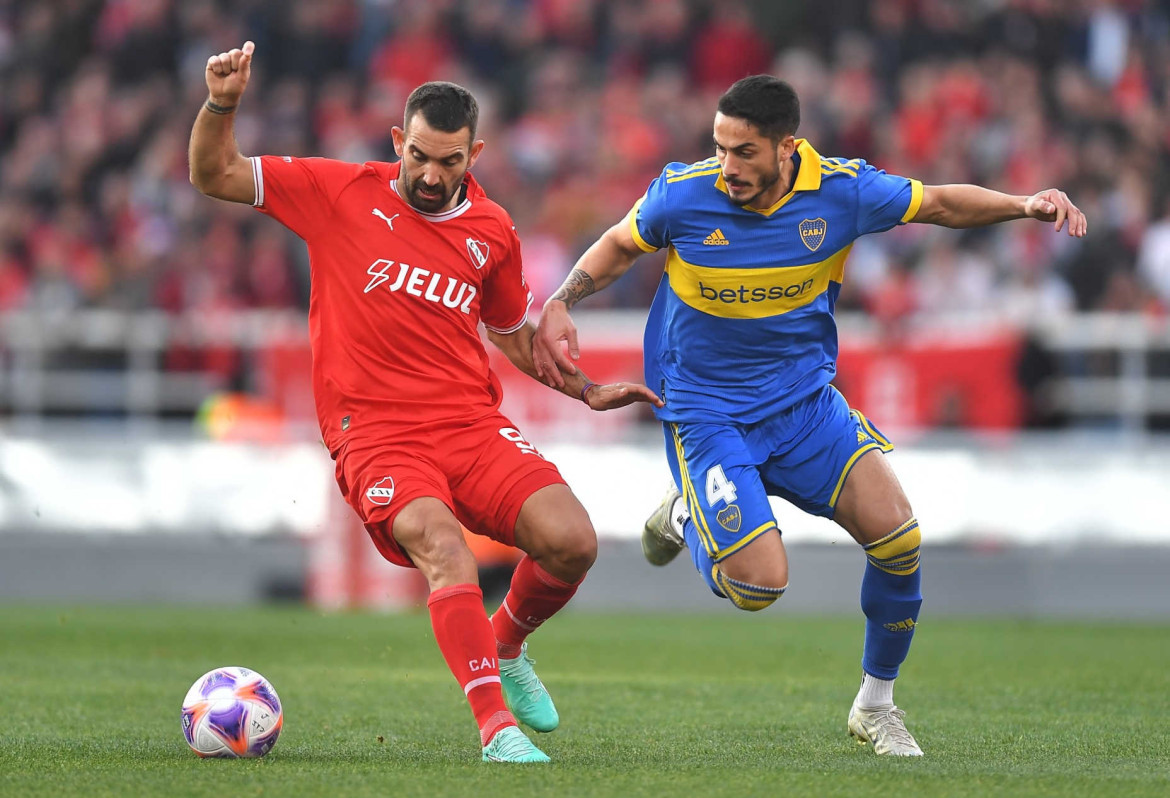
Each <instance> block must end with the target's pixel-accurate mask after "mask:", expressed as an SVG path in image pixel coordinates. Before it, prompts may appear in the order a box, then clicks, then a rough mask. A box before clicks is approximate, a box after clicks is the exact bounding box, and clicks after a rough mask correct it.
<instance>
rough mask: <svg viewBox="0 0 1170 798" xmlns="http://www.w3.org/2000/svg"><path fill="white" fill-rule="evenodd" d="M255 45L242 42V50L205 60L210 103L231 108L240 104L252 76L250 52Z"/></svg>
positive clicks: (231, 51)
mask: <svg viewBox="0 0 1170 798" xmlns="http://www.w3.org/2000/svg"><path fill="white" fill-rule="evenodd" d="M255 49H256V45H255V44H254V43H252V42H250V41H248V42H244V46H243V48H242V49H236V50H230V51H228V52H226V53H220V54H219V55H213V56H211V58H208V59H207V70H206V72H205V73H204V74H205V77H206V78H207V91H208V94H210V99H211V102H212V103H215V104H216V105H217V106H221V107H223V108H233V107H235V106H236V105H237V104H238V103H239V102H240V97H242V96H243V95H244V89H246V88H247V87H248V77H249V76H250V75H251V74H252V51H253V50H255Z"/></svg>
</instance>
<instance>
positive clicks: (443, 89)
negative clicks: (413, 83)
mask: <svg viewBox="0 0 1170 798" xmlns="http://www.w3.org/2000/svg"><path fill="white" fill-rule="evenodd" d="M416 111H421V112H422V115H423V119H425V120H427V124H428V125H430V126H431V127H433V128H434V129H435V130H441V131H443V132H444V133H457V132H459V131H460V130H462V129H463V128H468V129H469V130H470V131H471V138H472V140H473V141H474V140H475V128H476V126H477V125H478V124H479V103H477V102H476V101H475V97H473V96H472V95H471V92H469V91H468V90H467V89H465V88H463V87H462V86H460V85H458V84H455V83H448V82H447V81H445V80H432V81H431V82H430V83H424V84H422V85H421V86H419V87H418V88H417V89H415V90H414V91H412V92H411V93H410V96H409V97H407V98H406V117H405V119H404V120H403V126H404V127H409V126H410V119H411V117H413V116H414V114H415V112H416Z"/></svg>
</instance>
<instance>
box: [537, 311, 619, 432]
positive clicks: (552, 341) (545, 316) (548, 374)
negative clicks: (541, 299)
mask: <svg viewBox="0 0 1170 798" xmlns="http://www.w3.org/2000/svg"><path fill="white" fill-rule="evenodd" d="M562 341H566V342H568V345H569V353H568V354H567V355H566V354H565V349H564V346H562V344H561V342H562ZM570 356H571V359H570ZM579 357H581V350H580V349H579V348H578V347H577V326H576V325H575V324H573V319H572V318H571V317H570V316H569V309H568V308H567V307H565V303H564V302H559V301H557V302H554V301H552V300H549V301H548V302H546V303H545V305H544V311H543V312H542V313H541V314H540V323H539V324H538V325H537V327H536V334H535V335H533V336H532V363H533V365H535V366H536V375H537V376H538V377H540V379H541V380H543V381H544V383H545V384H546V385H549V386H551V387H553V388H561V387H563V386H564V384H565V378H564V377H563V376H561V371H562V370H563V371H564V372H565V373H566V374H576V373H577V367H576V366H575V365H574V364H573V361H574V360H576V359H577V358H579ZM620 406H621V405H616V407H620ZM594 409H599V410H604V409H606V408H594Z"/></svg>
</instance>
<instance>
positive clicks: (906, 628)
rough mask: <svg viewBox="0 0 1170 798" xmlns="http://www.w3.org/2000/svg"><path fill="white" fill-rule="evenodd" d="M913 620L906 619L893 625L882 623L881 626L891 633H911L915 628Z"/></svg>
mask: <svg viewBox="0 0 1170 798" xmlns="http://www.w3.org/2000/svg"><path fill="white" fill-rule="evenodd" d="M917 625H918V624H916V623H915V622H914V619H913V618H907V619H906V620H904V621H897V622H895V623H884V624H882V626H884V627H885V628H887V629H889V630H890V631H891V632H913V631H914V627H915V626H917Z"/></svg>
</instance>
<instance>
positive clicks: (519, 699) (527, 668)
mask: <svg viewBox="0 0 1170 798" xmlns="http://www.w3.org/2000/svg"><path fill="white" fill-rule="evenodd" d="M533 664H534V663H533V661H532V660H531V659H529V658H528V644H527V643H525V644H524V645H522V646H521V647H520V656H518V657H516V658H515V659H504V658H503V657H501V658H500V683H501V685H503V688H504V699H505V700H506V701H507V702H508V708H509V709H511V710H512V714H513V715H515V716H516V719H517V720H519V721H520V722H521V723H527V724H528V725H529V726H531V727H532V728H533V729H535V730H536V731H538V732H550V731H552V730H553V729H555V728H556V727H557V725H558V724H560V722H561V717H560V715H558V714H557V708H556V707H555V706H553V701H552V697H550V696H549V694H548V690H546V689H545V687H544V684H543V683H541V681H540V678H539V677H538V676H537V675H536V671H534V670H533V669H532V666H533Z"/></svg>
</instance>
